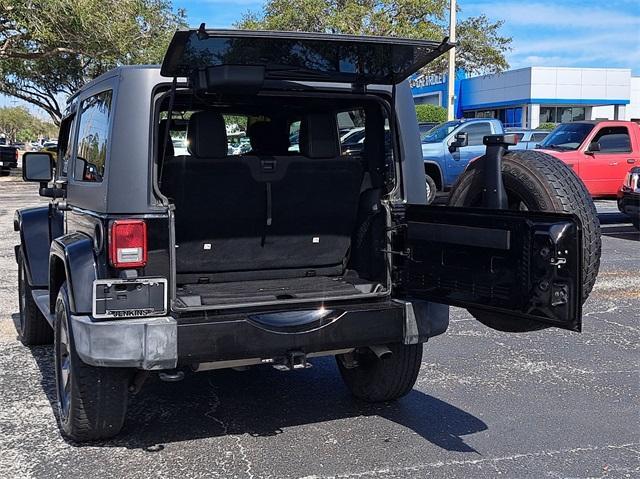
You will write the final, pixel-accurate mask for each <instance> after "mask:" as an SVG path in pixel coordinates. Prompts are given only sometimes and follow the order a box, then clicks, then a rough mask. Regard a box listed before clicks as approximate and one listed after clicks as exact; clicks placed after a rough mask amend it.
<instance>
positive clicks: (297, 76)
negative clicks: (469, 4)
mask: <svg viewBox="0 0 640 479" xmlns="http://www.w3.org/2000/svg"><path fill="white" fill-rule="evenodd" d="M452 46H453V45H452V44H450V43H448V42H447V41H446V39H445V40H444V41H443V42H433V41H428V40H413V39H404V38H389V37H364V36H352V35H328V34H314V33H293V32H266V31H243V30H188V31H180V32H176V34H175V35H174V37H173V39H172V40H171V44H170V45H169V48H168V50H167V53H166V55H165V58H164V61H163V63H162V69H161V73H162V75H164V76H168V77H173V76H178V77H185V76H190V75H191V74H192V73H193V72H194V71H195V70H198V69H204V68H208V67H220V66H252V67H264V72H265V78H266V79H288V80H313V81H331V82H351V83H371V84H373V83H375V84H396V83H399V82H401V81H403V80H404V79H406V78H407V77H408V76H409V75H411V74H413V73H415V72H416V71H418V70H419V69H420V68H422V67H423V66H425V65H427V64H428V63H430V62H431V61H433V60H435V59H436V58H437V57H438V56H440V55H441V54H442V53H444V52H446V51H447V50H449V49H450V48H451V47H452Z"/></svg>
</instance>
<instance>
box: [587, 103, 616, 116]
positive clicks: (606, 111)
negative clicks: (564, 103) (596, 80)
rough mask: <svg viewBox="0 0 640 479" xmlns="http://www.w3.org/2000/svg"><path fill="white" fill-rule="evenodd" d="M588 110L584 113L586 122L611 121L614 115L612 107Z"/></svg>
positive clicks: (597, 107)
mask: <svg viewBox="0 0 640 479" xmlns="http://www.w3.org/2000/svg"><path fill="white" fill-rule="evenodd" d="M588 110H591V114H589V111H588ZM588 110H587V111H586V119H587V120H598V119H600V118H602V119H607V120H613V116H614V115H615V107H614V105H601V106H593V107H591V108H589V109H588Z"/></svg>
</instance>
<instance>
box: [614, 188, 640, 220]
mask: <svg viewBox="0 0 640 479" xmlns="http://www.w3.org/2000/svg"><path fill="white" fill-rule="evenodd" d="M618 209H619V210H620V211H621V212H623V213H625V214H627V215H629V216H632V217H636V218H637V217H640V193H634V192H631V191H624V192H619V193H618Z"/></svg>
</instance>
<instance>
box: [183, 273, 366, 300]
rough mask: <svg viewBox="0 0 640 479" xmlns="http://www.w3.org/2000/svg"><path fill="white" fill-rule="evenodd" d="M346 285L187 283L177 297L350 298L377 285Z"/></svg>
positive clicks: (330, 281) (331, 281) (326, 281)
mask: <svg viewBox="0 0 640 479" xmlns="http://www.w3.org/2000/svg"><path fill="white" fill-rule="evenodd" d="M356 281H358V283H361V284H357V285H356V284H354V283H353V282H348V281H346V280H345V279H344V278H342V277H338V278H331V277H326V276H317V277H309V278H295V279H291V278H289V279H272V280H258V281H242V282H232V283H208V284H189V285H184V286H182V287H180V288H178V292H177V296H178V297H185V296H199V297H200V298H201V301H202V305H205V306H206V305H210V304H232V303H238V302H242V301H243V300H246V301H250V302H252V303H253V302H261V301H265V302H267V301H278V300H286V299H306V298H314V297H327V296H349V295H356V294H359V293H369V292H371V291H373V290H374V289H375V287H376V285H377V283H369V282H364V281H360V280H356Z"/></svg>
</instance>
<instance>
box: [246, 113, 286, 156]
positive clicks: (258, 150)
mask: <svg viewBox="0 0 640 479" xmlns="http://www.w3.org/2000/svg"><path fill="white" fill-rule="evenodd" d="M283 126H284V124H277V123H275V122H274V121H259V122H256V123H254V124H253V125H251V126H250V127H249V129H248V131H247V135H248V136H249V139H250V141H251V150H252V153H255V154H258V155H284V154H286V153H287V150H288V149H289V134H288V132H287V130H286V129H285V128H283Z"/></svg>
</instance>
